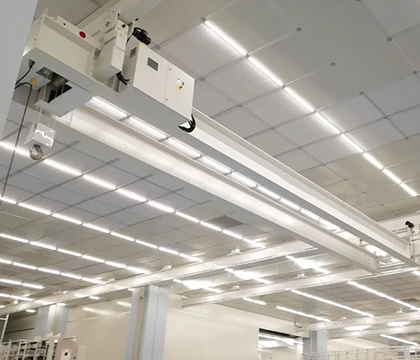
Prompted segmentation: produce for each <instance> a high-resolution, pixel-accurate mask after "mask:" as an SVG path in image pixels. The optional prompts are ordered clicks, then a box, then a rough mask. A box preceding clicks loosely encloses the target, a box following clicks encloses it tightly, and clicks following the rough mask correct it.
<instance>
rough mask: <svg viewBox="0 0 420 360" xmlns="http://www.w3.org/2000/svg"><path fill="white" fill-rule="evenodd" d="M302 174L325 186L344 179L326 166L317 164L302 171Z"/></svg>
mask: <svg viewBox="0 0 420 360" xmlns="http://www.w3.org/2000/svg"><path fill="white" fill-rule="evenodd" d="M301 174H302V175H303V176H305V177H306V178H308V179H309V180H311V181H313V182H314V183H315V184H318V185H319V186H325V185H329V184H333V183H335V182H338V181H341V180H343V179H342V178H340V177H339V176H338V175H337V174H336V173H334V172H333V171H331V170H330V169H328V168H327V167H326V166H317V167H315V168H312V169H309V170H305V171H302V172H301Z"/></svg>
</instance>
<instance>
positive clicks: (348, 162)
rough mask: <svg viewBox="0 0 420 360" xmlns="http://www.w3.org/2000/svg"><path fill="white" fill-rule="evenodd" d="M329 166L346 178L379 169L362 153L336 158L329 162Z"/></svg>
mask: <svg viewBox="0 0 420 360" xmlns="http://www.w3.org/2000/svg"><path fill="white" fill-rule="evenodd" d="M327 167H328V168H330V169H331V170H332V171H334V172H335V173H336V174H338V175H340V176H341V177H343V178H344V179H349V178H353V177H355V176H359V175H363V174H367V173H370V172H374V171H377V168H376V167H375V166H373V165H372V164H371V163H370V162H369V161H366V159H365V158H364V157H363V156H362V155H360V154H356V155H353V156H348V157H346V158H344V159H340V160H336V161H334V162H331V163H329V164H328V165H327Z"/></svg>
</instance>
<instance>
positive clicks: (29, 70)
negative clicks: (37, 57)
mask: <svg viewBox="0 0 420 360" xmlns="http://www.w3.org/2000/svg"><path fill="white" fill-rule="evenodd" d="M34 65H35V61H33V60H29V69H28V71H27V72H26V73H25V74H24V75H23V76H22V77H21V78H20V79H19V80H18V81H16V83H15V86H17V85H18V84H20V82H21V81H22V80H23V79H24V78H25V77H26V76H27V75H28V74H29V73H30V72H31V70H32V68H33V67H34ZM15 90H16V88H15Z"/></svg>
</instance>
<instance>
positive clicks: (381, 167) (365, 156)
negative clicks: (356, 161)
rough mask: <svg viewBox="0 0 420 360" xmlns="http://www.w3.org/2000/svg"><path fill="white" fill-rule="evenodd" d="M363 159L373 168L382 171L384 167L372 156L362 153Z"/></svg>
mask: <svg viewBox="0 0 420 360" xmlns="http://www.w3.org/2000/svg"><path fill="white" fill-rule="evenodd" d="M363 157H364V158H365V159H366V160H367V161H369V162H370V163H371V164H372V165H373V166H375V167H376V168H377V169H379V170H382V169H383V168H384V166H383V165H382V164H381V163H380V162H379V161H378V160H376V159H375V158H374V157H373V156H372V155H370V154H368V153H364V154H363Z"/></svg>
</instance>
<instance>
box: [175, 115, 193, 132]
mask: <svg viewBox="0 0 420 360" xmlns="http://www.w3.org/2000/svg"><path fill="white" fill-rule="evenodd" d="M188 124H189V125H190V127H189V128H187V127H185V126H182V125H180V126H178V127H179V128H180V129H181V130H184V131H185V132H187V133H192V132H193V131H194V130H195V128H196V127H197V123H196V122H195V118H194V115H193V114H191V120H189V121H188Z"/></svg>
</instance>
